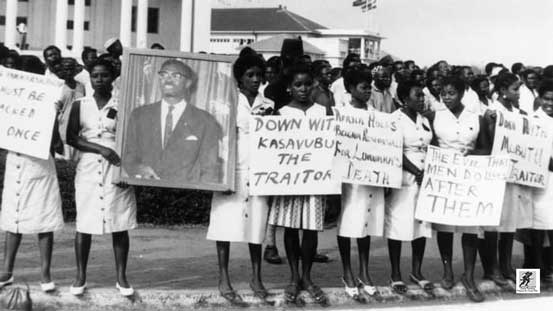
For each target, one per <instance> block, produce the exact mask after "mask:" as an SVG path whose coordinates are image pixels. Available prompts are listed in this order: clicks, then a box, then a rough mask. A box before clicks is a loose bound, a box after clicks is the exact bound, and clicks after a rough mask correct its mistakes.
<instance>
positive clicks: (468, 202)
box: [415, 146, 512, 226]
mask: <svg viewBox="0 0 553 311" xmlns="http://www.w3.org/2000/svg"><path fill="white" fill-rule="evenodd" d="M511 167H512V161H511V160H510V159H509V158H508V157H506V156H463V155H462V154H461V153H458V152H455V151H453V150H447V149H441V148H438V147H434V146H429V148H428V153H427V154H426V161H425V163H424V178H423V181H422V185H421V189H420V193H419V197H418V201H417V209H416V211H415V218H417V219H419V220H424V221H428V222H433V223H439V224H446V225H456V226H497V225H499V221H500V218H501V209H502V206H503V195H504V193H505V180H506V178H507V175H508V174H509V172H510V170H511Z"/></svg>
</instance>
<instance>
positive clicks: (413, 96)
mask: <svg viewBox="0 0 553 311" xmlns="http://www.w3.org/2000/svg"><path fill="white" fill-rule="evenodd" d="M397 96H398V98H399V100H400V101H401V102H402V103H403V105H404V106H405V107H406V108H408V109H412V110H414V111H417V112H422V111H424V93H423V91H422V87H421V86H420V84H419V82H417V81H415V80H405V81H403V82H401V83H400V84H399V85H398V86H397Z"/></svg>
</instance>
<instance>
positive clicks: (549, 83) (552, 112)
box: [538, 79, 553, 117]
mask: <svg viewBox="0 0 553 311" xmlns="http://www.w3.org/2000/svg"><path fill="white" fill-rule="evenodd" d="M538 95H539V96H540V100H541V108H542V110H543V111H544V112H545V113H547V115H548V116H550V117H553V79H547V80H544V81H543V82H542V83H541V85H540V87H539V88H538Z"/></svg>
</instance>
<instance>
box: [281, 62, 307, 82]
mask: <svg viewBox="0 0 553 311" xmlns="http://www.w3.org/2000/svg"><path fill="white" fill-rule="evenodd" d="M299 74H306V75H308V76H310V77H311V78H313V74H312V73H311V66H309V65H308V64H305V63H296V64H295V65H292V66H290V67H289V70H288V72H287V74H286V77H285V81H286V84H287V85H290V84H291V83H292V81H293V80H294V77H295V76H296V75H299Z"/></svg>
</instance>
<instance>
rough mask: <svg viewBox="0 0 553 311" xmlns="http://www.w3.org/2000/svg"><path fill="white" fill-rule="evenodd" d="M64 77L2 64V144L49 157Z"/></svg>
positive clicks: (0, 101) (0, 84)
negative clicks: (60, 77) (62, 78)
mask: <svg viewBox="0 0 553 311" xmlns="http://www.w3.org/2000/svg"><path fill="white" fill-rule="evenodd" d="M62 86H63V81H61V80H58V79H52V78H47V77H45V76H43V75H38V74H33V73H28V72H23V71H19V70H13V69H7V68H4V67H0V148H4V149H8V150H11V151H15V152H20V153H24V154H27V155H30V156H34V157H37V158H41V159H48V156H49V152H50V141H51V139H52V128H53V126H54V122H55V119H56V106H55V102H56V101H57V100H59V98H60V95H61V87H62Z"/></svg>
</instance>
